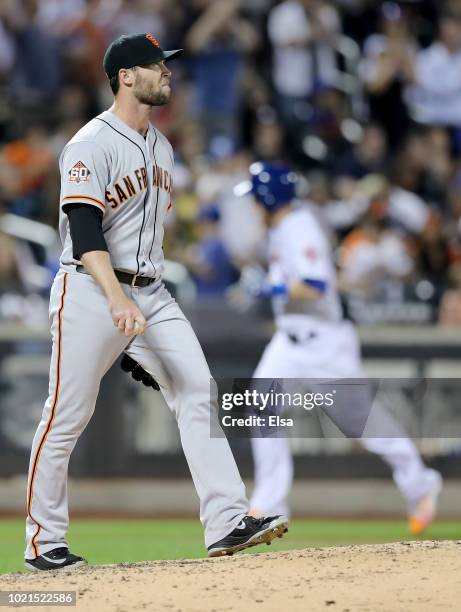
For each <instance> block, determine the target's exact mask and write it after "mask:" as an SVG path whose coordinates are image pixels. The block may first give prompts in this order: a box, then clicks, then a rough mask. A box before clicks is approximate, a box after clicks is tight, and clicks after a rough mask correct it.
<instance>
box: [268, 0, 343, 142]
mask: <svg viewBox="0 0 461 612" xmlns="http://www.w3.org/2000/svg"><path fill="white" fill-rule="evenodd" d="M340 29H341V22H340V20H339V16H338V13H337V11H336V10H335V9H334V8H333V7H332V6H330V5H329V4H326V3H325V2H323V0H286V1H285V2H282V3H281V4H279V5H277V6H275V7H274V8H273V9H272V11H271V12H270V14H269V20H268V35H269V40H270V42H271V45H272V48H273V73H272V81H273V86H274V89H275V93H276V100H277V107H278V109H279V112H280V114H281V117H282V120H283V122H284V124H285V125H287V127H288V129H289V131H290V133H291V134H293V133H296V129H297V127H298V126H299V124H300V123H303V122H305V121H306V120H307V119H309V117H310V114H311V106H310V105H309V101H310V99H311V97H312V96H313V95H314V94H315V92H316V91H317V89H318V87H319V86H332V85H334V84H335V83H336V79H337V69H336V58H335V53H334V44H335V39H336V36H337V34H338V32H339V31H340Z"/></svg>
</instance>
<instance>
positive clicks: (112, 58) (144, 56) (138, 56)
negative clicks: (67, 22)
mask: <svg viewBox="0 0 461 612" xmlns="http://www.w3.org/2000/svg"><path fill="white" fill-rule="evenodd" d="M182 52H183V50H182V49H176V50H175V51H163V49H162V48H161V47H160V44H159V42H158V40H157V39H156V38H155V36H153V35H152V34H130V35H123V36H120V37H119V38H117V39H116V40H114V41H113V42H112V43H111V44H110V45H109V48H108V49H107V51H106V54H105V55H104V61H103V66H104V70H105V72H106V74H107V76H108V77H109V79H110V78H112V77H113V76H115V75H116V74H118V71H119V70H120V69H121V68H133V66H143V65H144V64H154V63H157V62H163V61H165V60H169V59H173V57H177V56H178V55H181V53H182Z"/></svg>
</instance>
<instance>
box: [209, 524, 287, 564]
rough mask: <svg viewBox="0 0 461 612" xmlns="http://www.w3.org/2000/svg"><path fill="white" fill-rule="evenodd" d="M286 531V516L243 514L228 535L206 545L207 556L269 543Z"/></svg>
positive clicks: (232, 552)
mask: <svg viewBox="0 0 461 612" xmlns="http://www.w3.org/2000/svg"><path fill="white" fill-rule="evenodd" d="M287 531H288V518H287V517H286V516H268V517H263V518H254V517H252V516H245V517H244V518H243V519H242V520H241V521H240V523H239V524H238V525H237V527H236V528H235V529H234V531H232V532H231V533H230V534H229V535H228V536H226V537H225V538H223V539H222V540H219V542H216V543H215V544H212V545H211V546H209V547H208V556H209V557H222V556H224V555H233V554H234V553H235V552H238V551H239V550H243V549H244V548H250V546H257V545H258V544H270V543H271V542H272V540H274V539H275V538H281V537H282V535H283V534H284V533H286V532H287Z"/></svg>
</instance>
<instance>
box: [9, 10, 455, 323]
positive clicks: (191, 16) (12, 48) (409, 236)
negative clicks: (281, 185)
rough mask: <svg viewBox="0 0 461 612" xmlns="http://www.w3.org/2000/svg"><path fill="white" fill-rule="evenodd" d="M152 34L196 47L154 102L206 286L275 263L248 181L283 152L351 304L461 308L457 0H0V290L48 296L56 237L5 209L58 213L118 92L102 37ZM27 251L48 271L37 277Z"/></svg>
mask: <svg viewBox="0 0 461 612" xmlns="http://www.w3.org/2000/svg"><path fill="white" fill-rule="evenodd" d="M144 31H145V32H152V33H154V34H155V36H156V38H157V39H158V40H159V41H160V43H161V45H162V47H163V48H165V49H176V48H184V49H185V54H184V56H182V58H181V59H179V60H175V61H174V63H172V64H171V66H170V67H171V68H172V70H173V88H174V96H173V99H172V101H171V103H170V104H169V105H168V106H166V107H164V108H161V109H158V110H157V111H155V113H154V117H153V119H154V122H155V124H156V125H157V126H158V128H159V129H161V130H162V131H163V132H164V133H165V134H166V135H167V136H168V138H169V139H170V140H171V142H172V144H173V147H174V149H175V154H176V173H175V206H174V209H173V210H172V211H171V214H170V217H169V220H168V224H169V231H168V232H167V233H166V244H165V254H166V256H167V257H168V258H170V259H173V260H176V261H179V262H181V263H183V264H184V265H185V266H187V268H188V269H189V271H190V273H191V275H192V277H193V278H194V280H195V282H196V286H197V292H198V297H199V298H200V299H204V300H205V299H208V300H212V299H214V300H224V299H225V296H226V290H227V288H228V287H229V286H231V285H232V284H233V283H235V282H236V281H237V280H238V278H239V275H240V273H241V270H242V268H244V267H245V266H248V265H252V264H253V263H254V262H258V261H260V260H261V257H262V253H263V250H264V230H263V228H262V226H261V222H260V219H259V217H258V214H257V212H256V210H255V208H254V207H253V205H252V202H251V199H249V198H248V196H245V195H243V194H242V193H240V192H239V186H240V185H241V183H242V182H243V181H245V180H246V179H247V178H248V167H249V165H250V164H251V163H252V161H254V160H256V159H265V160H285V161H288V162H289V163H291V164H292V165H293V166H294V167H295V168H296V169H297V170H298V172H299V175H300V177H301V180H300V182H299V193H298V197H299V203H298V205H300V206H310V207H312V208H313V209H315V211H316V213H317V214H318V217H319V220H320V222H321V223H322V224H323V226H324V228H325V231H326V232H328V233H329V234H330V236H331V240H332V243H333V245H334V253H335V257H336V263H337V266H338V274H339V284H340V287H341V290H342V292H343V293H344V296H345V306H346V308H347V309H348V312H349V314H350V315H351V316H352V317H353V318H355V319H356V320H358V321H359V322H360V321H361V322H378V321H379V322H382V321H387V322H389V321H394V322H395V321H400V322H402V321H406V322H438V323H440V324H442V325H457V324H460V323H461V165H460V160H461V3H460V2H457V1H456V0H455V1H450V0H446V1H445V2H444V1H443V0H399V1H395V2H381V1H376V0H337V1H336V2H328V1H326V0H282V1H281V2H280V1H274V0H249V1H247V2H242V1H239V0H0V295H6V294H8V295H9V294H10V293H11V292H19V293H20V292H29V293H30V292H37V293H38V294H40V293H42V294H43V295H45V294H46V290H47V282H48V281H47V279H48V278H49V277H51V275H52V272H53V270H54V269H55V267H56V253H55V252H54V251H51V252H50V251H49V250H47V249H46V248H44V247H43V244H37V243H35V242H34V241H33V240H30V239H27V240H24V239H20V238H18V236H17V235H16V236H15V235H14V232H12V231H10V230H9V229H8V227H9V225H8V224H6V223H3V224H2V221H1V220H2V219H5V218H7V217H8V218H10V217H9V216H8V215H11V214H12V215H16V216H19V217H21V218H24V219H28V220H30V221H36V222H40V223H45V224H48V225H51V226H56V224H57V216H58V202H59V176H58V173H57V160H58V158H59V155H60V152H61V150H62V147H63V146H64V144H65V143H66V141H67V140H69V138H71V137H72V135H73V134H74V133H75V132H76V131H77V130H78V129H79V128H80V127H81V126H82V125H83V124H84V123H85V122H87V121H88V120H89V119H90V118H92V117H93V116H94V115H96V114H98V113H99V112H101V111H102V110H104V109H105V108H107V107H108V106H109V105H110V103H111V96H110V90H109V88H108V84H107V79H106V77H105V75H104V73H103V70H102V57H103V54H104V50H105V48H106V46H107V44H108V42H109V41H111V40H112V39H113V38H115V37H117V36H119V35H120V34H122V33H127V34H129V33H135V32H144ZM37 227H38V226H37ZM17 233H18V232H16V234H17ZM19 233H20V232H19ZM29 260H32V261H33V264H32V265H34V266H36V267H35V268H34V269H35V271H38V270H39V269H41V270H42V272H43V270H48V271H49V273H50V274H49V275H48V276H47V275H46V274H45V273H42V274H41V275H40V274H38V276H37V277H36V278H40V282H39V281H36V282H35V283H34V278H35V276H34V275H31V273H30V269H29V273H26V272H25V271H24V266H25V265H26V264H25V263H24V262H27V261H29ZM1 317H2V306H1V303H0V318H1Z"/></svg>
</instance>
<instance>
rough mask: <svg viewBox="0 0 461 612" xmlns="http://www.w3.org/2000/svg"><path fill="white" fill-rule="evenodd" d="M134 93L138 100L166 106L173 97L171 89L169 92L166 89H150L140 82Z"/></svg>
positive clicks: (147, 103)
mask: <svg viewBox="0 0 461 612" xmlns="http://www.w3.org/2000/svg"><path fill="white" fill-rule="evenodd" d="M133 93H134V95H135V97H136V99H137V100H138V102H140V103H141V104H146V105H147V106H165V104H168V102H169V101H170V97H171V90H169V91H168V93H165V92H164V91H161V90H160V91H149V90H148V89H147V87H145V86H144V87H143V86H142V85H140V84H136V85H135V89H134V92H133Z"/></svg>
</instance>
